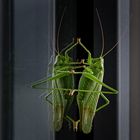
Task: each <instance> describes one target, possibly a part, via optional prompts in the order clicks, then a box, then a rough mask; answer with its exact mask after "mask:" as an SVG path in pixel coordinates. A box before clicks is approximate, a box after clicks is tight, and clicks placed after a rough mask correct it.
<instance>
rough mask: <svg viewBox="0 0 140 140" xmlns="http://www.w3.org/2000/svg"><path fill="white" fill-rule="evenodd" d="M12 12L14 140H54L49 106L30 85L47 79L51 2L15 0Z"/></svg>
mask: <svg viewBox="0 0 140 140" xmlns="http://www.w3.org/2000/svg"><path fill="white" fill-rule="evenodd" d="M14 8H15V9H14V15H15V16H14V138H13V140H46V139H48V140H53V130H52V121H51V115H52V114H51V111H50V105H48V103H47V102H46V101H45V100H44V98H43V97H44V96H43V95H42V92H41V91H40V90H35V89H32V88H31V84H32V82H35V81H37V80H39V79H41V78H43V77H44V76H47V75H46V74H47V69H48V64H49V61H50V58H51V56H52V55H53V52H52V48H53V45H54V44H53V43H54V26H53V23H54V21H53V20H54V1H53V0H40V1H38V0H15V3H14Z"/></svg>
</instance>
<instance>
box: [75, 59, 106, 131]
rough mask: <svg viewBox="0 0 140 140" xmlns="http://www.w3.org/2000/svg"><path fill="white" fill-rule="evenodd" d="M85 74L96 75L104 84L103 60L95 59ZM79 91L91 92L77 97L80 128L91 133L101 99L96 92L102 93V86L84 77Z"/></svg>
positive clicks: (82, 93)
mask: <svg viewBox="0 0 140 140" xmlns="http://www.w3.org/2000/svg"><path fill="white" fill-rule="evenodd" d="M83 72H85V73H89V74H91V75H94V76H95V77H96V78H97V79H98V80H100V81H101V82H103V77H104V64H103V58H93V59H92V64H91V65H90V66H87V67H86V68H85V69H84V71H83ZM78 89H79V90H89V92H81V91H79V92H78V95H77V104H78V108H79V114H80V128H81V129H82V131H83V132H84V133H89V132H90V131H91V128H92V121H93V118H94V116H95V112H96V109H97V104H98V100H99V97H100V92H98V93H97V92H94V91H101V89H102V85H101V84H99V83H97V82H95V81H93V80H90V79H89V78H87V77H85V76H84V75H82V76H81V78H80V81H79V87H78Z"/></svg>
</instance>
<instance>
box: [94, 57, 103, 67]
mask: <svg viewBox="0 0 140 140" xmlns="http://www.w3.org/2000/svg"><path fill="white" fill-rule="evenodd" d="M92 66H94V67H96V68H99V69H103V68H104V58H103V57H99V58H93V59H92Z"/></svg>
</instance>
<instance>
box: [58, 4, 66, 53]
mask: <svg viewBox="0 0 140 140" xmlns="http://www.w3.org/2000/svg"><path fill="white" fill-rule="evenodd" d="M66 8H67V7H66V6H65V8H64V10H63V14H62V16H61V19H60V23H59V27H58V32H57V37H56V41H57V42H56V48H57V49H56V50H57V52H58V53H59V36H60V30H61V25H62V21H63V18H64V14H65V11H66Z"/></svg>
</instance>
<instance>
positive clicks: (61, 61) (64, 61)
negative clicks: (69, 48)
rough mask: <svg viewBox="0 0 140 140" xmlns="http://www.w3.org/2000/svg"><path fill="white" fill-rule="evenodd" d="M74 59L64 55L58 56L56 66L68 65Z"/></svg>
mask: <svg viewBox="0 0 140 140" xmlns="http://www.w3.org/2000/svg"><path fill="white" fill-rule="evenodd" d="M71 61H72V59H71V58H70V57H69V56H64V55H60V54H59V55H57V56H56V59H55V63H54V64H55V65H64V64H68V63H69V62H71Z"/></svg>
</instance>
